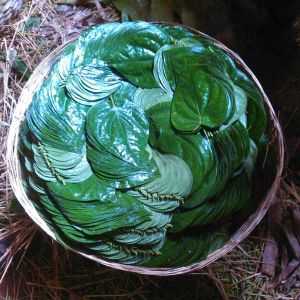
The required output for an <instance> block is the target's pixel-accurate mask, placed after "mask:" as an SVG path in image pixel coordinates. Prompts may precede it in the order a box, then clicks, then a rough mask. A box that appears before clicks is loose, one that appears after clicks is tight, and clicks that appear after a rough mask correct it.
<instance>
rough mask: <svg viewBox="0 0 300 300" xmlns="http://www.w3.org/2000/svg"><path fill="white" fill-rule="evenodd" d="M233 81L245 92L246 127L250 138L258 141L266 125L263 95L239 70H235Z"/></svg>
mask: <svg viewBox="0 0 300 300" xmlns="http://www.w3.org/2000/svg"><path fill="white" fill-rule="evenodd" d="M233 82H234V83H235V84H236V85H237V86H239V87H240V88H241V89H242V90H244V92H245V93H246V94H247V97H248V105H247V111H248V115H247V127H248V130H249V134H250V136H251V138H252V139H253V140H254V141H256V142H258V141H259V139H260V138H261V136H262V135H263V133H264V132H265V130H266V126H267V116H266V111H265V108H264V102H263V96H262V94H261V92H260V91H259V90H258V89H257V88H256V86H255V85H254V83H253V82H252V81H251V80H250V79H249V78H248V77H247V76H246V75H245V74H244V73H243V72H242V71H240V70H237V72H236V75H235V78H234V79H233Z"/></svg>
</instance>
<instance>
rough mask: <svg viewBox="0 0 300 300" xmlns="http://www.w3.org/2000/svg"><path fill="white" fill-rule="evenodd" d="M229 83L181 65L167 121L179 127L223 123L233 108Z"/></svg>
mask: <svg viewBox="0 0 300 300" xmlns="http://www.w3.org/2000/svg"><path fill="white" fill-rule="evenodd" d="M233 101H234V94H233V89H232V86H231V85H230V84H228V83H227V82H225V81H223V80H220V79H218V78H216V77H214V76H213V75H212V74H210V73H207V72H203V71H201V70H197V69H192V68H185V67H182V75H181V77H180V78H179V79H178V84H177V86H176V89H175V93H174V99H173V102H172V111H171V121H172V124H173V126H174V127H175V128H176V129H178V130H179V131H184V132H197V131H199V129H200V128H201V127H209V128H216V127H218V126H221V125H222V124H224V123H225V122H226V121H227V120H228V118H229V117H230V115H231V114H232V111H233V110H234V109H235V108H234V103H233Z"/></svg>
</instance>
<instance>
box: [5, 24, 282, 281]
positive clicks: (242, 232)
mask: <svg viewBox="0 0 300 300" xmlns="http://www.w3.org/2000/svg"><path fill="white" fill-rule="evenodd" d="M163 24H167V25H174V24H168V23H163ZM188 29H189V30H191V31H192V32H194V33H196V34H198V35H202V36H206V37H208V36H207V35H205V34H204V33H202V32H200V31H197V30H195V29H193V28H188ZM209 38H210V37H209ZM211 39H212V38H211ZM212 40H213V41H214V43H215V44H216V45H217V46H219V47H220V48H222V49H223V50H224V51H226V52H227V54H228V55H230V57H231V58H232V59H233V60H234V61H235V62H236V64H237V65H238V66H239V67H240V69H242V70H243V71H244V72H245V73H246V74H248V75H249V76H250V78H252V79H253V81H254V82H255V83H256V85H257V87H258V88H259V89H260V91H261V92H262V94H263V97H264V101H265V106H266V108H267V111H268V115H269V120H270V127H271V128H270V130H269V132H270V135H272V136H270V138H271V141H272V142H273V143H274V145H275V148H276V157H277V170H276V176H275V178H274V180H273V182H272V184H271V186H270V187H269V190H268V191H267V193H266V194H265V196H264V197H263V199H262V200H261V201H260V204H259V207H258V208H257V210H256V211H255V213H253V214H252V215H251V216H250V217H249V218H248V219H247V221H246V222H245V223H244V224H243V225H242V226H241V227H240V228H239V229H238V230H237V231H236V232H235V233H234V234H233V235H232V237H231V239H230V240H229V241H228V242H227V243H226V244H225V245H224V246H222V247H221V248H220V249H218V250H216V251H214V252H212V253H211V254H209V255H208V256H207V258H206V259H205V260H203V261H201V262H199V263H195V264H192V265H189V266H185V267H180V268H147V267H141V266H130V265H123V264H118V263H113V262H110V261H106V260H103V259H101V258H99V257H97V256H95V255H89V254H86V253H82V252H78V251H75V250H74V249H70V250H73V251H75V252H77V253H79V254H81V255H83V256H85V257H87V258H88V259H91V260H94V261H95V262H98V263H100V264H103V265H105V266H108V267H112V268H115V269H119V270H124V271H130V272H135V273H140V274H148V275H159V276H170V275H178V274H184V273H188V272H192V271H195V270H199V269H201V268H204V267H206V266H208V265H209V264H211V263H212V262H214V261H215V260H217V259H218V258H220V257H222V256H224V255H225V254H226V253H228V252H229V251H231V250H232V249H233V248H234V247H236V246H237V245H238V244H239V243H241V242H242V241H243V240H244V239H245V238H246V237H247V236H248V235H249V234H250V233H251V231H252V230H253V229H254V228H255V227H256V225H257V224H258V223H259V222H260V221H261V219H262V218H263V217H264V215H265V214H266V212H267V210H268V208H269V206H270V204H271V201H272V199H273V198H274V197H275V194H276V191H277V188H278V185H279V181H280V177H281V173H282V169H283V156H284V148H283V135H282V130H281V128H280V124H279V121H278V119H277V117H276V115H275V113H274V110H273V108H272V105H271V103H270V101H269V99H268V97H267V96H266V94H265V92H264V91H263V89H262V87H261V85H260V83H259V81H258V80H257V78H256V77H255V76H254V74H253V73H252V72H251V70H250V69H249V68H248V67H247V66H246V64H245V63H244V62H243V60H242V59H241V58H240V57H239V56H238V55H237V54H236V53H234V52H233V51H231V50H230V49H228V48H227V47H226V46H224V45H223V44H222V43H220V42H218V41H216V40H214V39H212ZM72 41H73V40H72ZM72 41H69V42H68V43H66V44H64V45H62V46H60V47H58V48H57V49H56V50H54V51H53V52H52V53H51V54H50V55H49V56H48V57H46V58H45V59H44V61H43V62H42V63H41V64H40V65H39V66H38V67H37V68H36V69H35V71H34V72H33V74H32V75H31V77H30V79H29V80H28V82H27V84H26V85H25V87H24V88H23V91H22V93H21V96H20V99H19V102H18V104H17V106H16V108H15V110H14V114H13V118H12V122H11V126H10V131H9V135H8V140H7V157H6V159H7V166H8V174H9V180H10V183H11V187H12V189H13V191H14V193H15V195H16V197H17V199H18V201H19V202H20V204H21V205H22V206H23V208H24V209H25V211H26V213H27V214H28V215H29V216H30V218H31V219H32V220H33V221H34V222H35V223H36V224H37V225H38V226H39V227H41V228H42V229H43V230H44V231H45V232H46V233H47V234H48V235H49V236H51V237H52V238H53V239H54V240H56V237H55V235H54V233H53V232H52V230H51V229H50V228H49V227H48V225H47V224H46V222H45V221H44V220H43V219H42V218H41V217H40V215H39V214H38V212H37V210H36V209H35V207H34V206H33V204H32V203H31V201H30V200H29V199H28V196H27V195H26V193H25V190H24V188H23V185H22V176H21V168H20V162H19V158H18V150H17V145H18V134H19V127H20V123H21V121H22V120H23V119H24V114H25V111H26V109H27V107H28V106H29V104H30V103H31V101H32V98H33V95H34V93H35V92H36V91H37V90H38V89H39V87H40V86H41V84H42V83H43V81H44V79H45V78H46V77H47V74H48V73H49V71H50V70H51V67H52V66H53V65H54V64H55V62H56V61H57V60H58V59H59V57H60V54H61V53H62V52H63V50H64V48H65V47H66V46H67V45H68V44H69V43H70V42H72Z"/></svg>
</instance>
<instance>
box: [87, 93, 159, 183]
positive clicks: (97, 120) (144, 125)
mask: <svg viewBox="0 0 300 300" xmlns="http://www.w3.org/2000/svg"><path fill="white" fill-rule="evenodd" d="M148 134H149V125H148V121H147V119H146V117H145V115H144V112H143V111H142V110H141V109H139V108H137V107H136V106H135V105H134V104H133V103H132V102H131V101H128V100H125V101H124V103H123V105H122V106H116V105H115V103H114V98H113V97H112V98H111V99H109V100H106V101H102V102H100V103H98V104H96V105H95V106H93V107H92V108H91V110H90V111H89V113H88V116H87V137H88V142H89V143H90V144H91V149H88V152H87V157H88V159H89V160H90V161H91V164H92V166H93V168H94V169H95V171H96V173H97V175H98V176H99V177H100V178H102V179H103V180H105V181H107V182H109V184H111V185H113V186H115V187H118V188H121V187H122V188H125V187H131V186H135V185H140V184H142V183H145V182H147V181H149V180H150V179H151V178H153V176H156V172H157V167H156V165H155V163H154V161H152V160H149V153H148V151H147V149H146V148H147V145H148V143H147V142H148ZM112 165H113V166H114V168H113V169H112V168H111V167H110V166H112Z"/></svg>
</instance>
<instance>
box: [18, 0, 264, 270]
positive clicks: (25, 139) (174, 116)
mask: <svg viewBox="0 0 300 300" xmlns="http://www.w3.org/2000/svg"><path fill="white" fill-rule="evenodd" d="M141 5H142V4H141ZM155 5H156V4H155ZM164 5H167V2H166V1H165V2H164ZM152 7H154V6H152ZM265 127H266V113H265V110H264V105H263V96H262V94H261V93H260V91H259V89H258V88H257V86H256V85H255V83H254V82H253V81H252V79H249V78H248V77H247V76H246V75H245V74H244V73H243V72H242V70H239V67H238V64H235V62H234V61H233V60H232V59H231V57H230V56H229V55H227V53H226V52H225V51H224V50H223V49H221V48H220V47H219V46H218V44H217V43H215V42H214V41H213V40H211V39H210V38H208V37H203V36H201V37H199V36H197V35H195V34H193V33H192V32H190V30H189V29H185V28H184V27H182V26H171V25H167V26H165V25H155V24H149V23H146V22H141V21H139V22H128V23H122V24H120V23H109V24H104V25H101V26H94V27H91V28H89V29H88V30H87V31H85V32H84V33H83V34H82V35H81V36H80V37H79V39H78V40H77V41H75V42H72V43H71V44H70V45H69V46H67V47H66V48H65V50H64V52H63V53H62V54H61V57H60V59H59V60H58V62H57V63H56V64H55V65H54V66H53V68H52V69H51V71H50V73H49V75H48V78H47V79H46V80H45V81H44V82H43V84H42V86H41V87H40V88H39V90H38V91H37V92H36V93H35V95H34V97H33V99H32V103H31V105H30V106H29V108H28V109H27V112H26V120H25V121H23V122H22V126H21V128H20V134H19V139H20V142H19V145H18V150H19V153H20V156H21V164H22V176H23V177H24V178H23V182H24V189H25V191H26V193H27V194H28V195H30V199H31V201H32V203H33V205H34V206H35V207H36V208H37V211H38V213H39V214H40V215H41V216H42V217H43V219H44V220H45V222H46V223H47V225H48V226H49V228H51V230H52V231H53V232H54V234H55V236H56V238H57V240H58V241H59V242H60V243H62V244H63V245H64V246H65V247H68V248H72V249H74V250H77V251H81V252H84V253H88V254H93V255H96V256H98V257H100V258H102V259H106V260H109V261H114V262H117V263H119V264H139V265H142V264H144V265H146V266H155V267H179V266H186V265H190V264H192V263H195V262H198V261H200V260H201V259H204V258H205V257H206V256H207V255H208V254H209V253H210V252H211V251H213V250H215V249H216V248H218V247H220V245H222V244H223V243H224V242H225V241H226V239H228V235H229V234H230V233H231V230H232V228H235V226H236V220H235V219H234V216H236V214H235V213H236V212H238V211H239V210H240V209H241V208H243V211H242V210H240V212H241V213H243V214H244V213H245V214H246V213H247V207H248V206H249V205H248V204H249V203H250V200H249V195H250V192H251V183H252V174H253V173H254V169H255V166H256V159H257V156H258V152H263V151H265V150H263V149H265V148H264V147H261V145H262V140H263V139H262V138H261V137H262V136H263V134H264V132H265ZM261 156H263V153H262V154H261ZM259 157H260V156H259ZM255 171H256V170H255ZM255 174H256V173H255ZM247 201H248V202H247Z"/></svg>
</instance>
